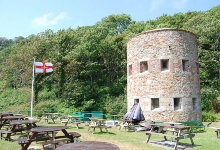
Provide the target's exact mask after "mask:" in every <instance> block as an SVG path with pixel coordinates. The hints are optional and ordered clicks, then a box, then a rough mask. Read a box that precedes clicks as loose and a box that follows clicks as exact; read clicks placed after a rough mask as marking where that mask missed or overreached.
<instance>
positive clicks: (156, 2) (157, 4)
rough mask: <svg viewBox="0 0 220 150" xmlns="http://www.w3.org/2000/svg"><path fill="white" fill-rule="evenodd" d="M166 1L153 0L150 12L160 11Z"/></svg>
mask: <svg viewBox="0 0 220 150" xmlns="http://www.w3.org/2000/svg"><path fill="white" fill-rule="evenodd" d="M164 2H165V0H152V1H151V4H150V11H155V10H158V9H159V8H160V7H161V5H163V3H164Z"/></svg>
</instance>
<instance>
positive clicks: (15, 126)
mask: <svg viewBox="0 0 220 150" xmlns="http://www.w3.org/2000/svg"><path fill="white" fill-rule="evenodd" d="M37 122H38V120H12V121H11V122H10V125H12V128H11V131H12V132H16V129H18V130H19V126H20V125H23V124H24V125H26V130H29V129H31V128H33V127H37V125H36V123H37ZM22 130H25V129H24V128H22Z"/></svg>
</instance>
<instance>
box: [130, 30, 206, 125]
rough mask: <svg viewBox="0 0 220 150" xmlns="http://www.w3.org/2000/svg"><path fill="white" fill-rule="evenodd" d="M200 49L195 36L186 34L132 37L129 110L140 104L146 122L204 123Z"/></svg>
mask: <svg viewBox="0 0 220 150" xmlns="http://www.w3.org/2000/svg"><path fill="white" fill-rule="evenodd" d="M197 46H198V44H197V40H196V37H195V35H194V34H193V33H191V32H188V31H185V30H177V29H157V30H151V31H148V32H144V33H141V34H138V35H136V36H134V37H132V38H131V39H130V40H129V41H128V42H127V99H128V110H129V109H130V108H131V107H132V106H133V104H134V100H139V103H140V105H141V108H142V111H143V113H144V116H145V119H152V120H154V121H189V120H197V121H201V119H202V117H201V116H202V114H201V98H200V80H199V71H198V48H197ZM157 102H159V105H158V103H157Z"/></svg>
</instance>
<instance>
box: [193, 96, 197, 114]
mask: <svg viewBox="0 0 220 150" xmlns="http://www.w3.org/2000/svg"><path fill="white" fill-rule="evenodd" d="M196 103H197V102H196V98H192V108H193V111H196V110H197V104H196Z"/></svg>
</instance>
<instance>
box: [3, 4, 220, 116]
mask: <svg viewBox="0 0 220 150" xmlns="http://www.w3.org/2000/svg"><path fill="white" fill-rule="evenodd" d="M219 20H220V6H217V7H214V8H212V9H210V10H209V11H206V12H187V13H185V14H183V13H177V14H175V15H173V16H169V15H163V16H161V17H159V18H157V19H155V20H148V21H142V22H136V21H134V20H132V18H131V17H130V16H129V15H126V14H119V15H110V16H108V17H106V18H103V19H102V20H101V21H99V22H97V23H96V24H95V25H93V26H83V27H78V28H77V29H71V28H69V29H66V30H64V29H63V30H59V31H58V32H53V31H52V30H46V31H45V32H42V33H39V34H37V35H30V36H28V37H27V38H24V37H16V38H15V39H13V40H12V39H6V38H4V37H2V38H0V62H1V63H0V110H2V111H3V110H29V107H30V99H31V78H32V66H33V58H34V57H35V59H36V61H40V62H41V61H44V62H52V63H53V69H54V72H52V73H48V74H35V84H34V93H35V98H34V99H35V103H34V109H35V111H36V112H37V111H39V110H40V111H61V110H67V109H69V110H70V111H86V110H99V111H103V112H105V113H113V114H115V113H121V114H124V113H125V112H127V104H126V101H127V100H126V84H127V83H126V78H127V75H126V73H127V71H126V69H127V67H126V66H127V64H126V42H127V40H128V39H129V38H130V37H132V36H134V35H136V34H138V33H141V32H144V31H147V30H151V29H156V28H176V29H185V30H189V31H191V32H193V33H195V34H196V36H197V38H198V42H199V65H200V78H201V94H202V108H203V110H206V111H210V110H213V111H215V112H219V111H220V107H219V106H220V22H219ZM47 106H50V107H47Z"/></svg>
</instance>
